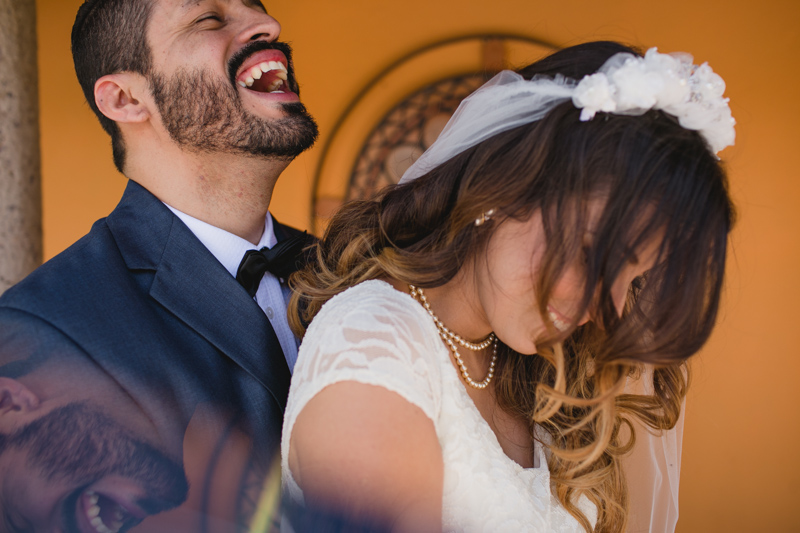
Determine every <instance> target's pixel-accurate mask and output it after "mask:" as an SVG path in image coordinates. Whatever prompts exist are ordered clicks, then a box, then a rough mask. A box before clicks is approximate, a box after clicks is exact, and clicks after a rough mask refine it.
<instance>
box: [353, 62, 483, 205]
mask: <svg viewBox="0 0 800 533" xmlns="http://www.w3.org/2000/svg"><path fill="white" fill-rule="evenodd" d="M485 81H486V80H485V76H483V75H480V74H472V75H466V76H457V77H455V78H449V79H446V80H442V81H439V82H437V83H434V84H432V85H429V86H427V87H425V88H423V89H421V90H420V91H417V92H416V93H414V94H413V95H411V96H409V97H408V98H406V99H405V100H403V101H402V102H400V103H399V104H397V106H395V108H394V109H392V110H391V111H390V112H389V113H388V114H387V115H386V117H384V119H383V120H382V121H381V122H380V123H379V124H378V125H377V127H376V128H375V129H374V130H373V131H372V133H371V134H370V136H369V137H368V138H367V141H366V142H365V143H364V147H363V149H362V150H361V153H360V154H359V156H358V158H357V159H356V161H355V164H354V166H353V172H352V173H351V175H350V183H349V186H348V188H347V195H346V197H345V199H346V200H357V199H364V198H369V197H371V196H373V195H374V194H375V193H376V192H377V191H379V190H380V189H382V188H383V187H385V186H386V185H391V184H394V183H397V182H398V181H400V178H401V177H402V176H403V173H404V172H405V171H406V169H408V167H410V166H411V164H412V163H413V162H414V161H416V160H417V158H418V157H419V156H420V155H422V152H424V151H425V150H426V149H427V148H428V147H429V146H430V145H431V144H433V141H435V140H436V138H437V137H438V136H439V133H441V131H442V129H443V128H444V126H445V124H447V121H448V120H449V119H450V116H452V114H453V113H454V112H455V110H456V108H457V107H458V104H459V103H461V100H463V99H464V98H465V97H466V96H468V95H469V94H470V93H472V92H473V91H474V90H475V89H477V88H478V87H480V86H481V85H483V83H484V82H485Z"/></svg>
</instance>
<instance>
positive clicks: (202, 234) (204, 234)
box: [164, 204, 298, 372]
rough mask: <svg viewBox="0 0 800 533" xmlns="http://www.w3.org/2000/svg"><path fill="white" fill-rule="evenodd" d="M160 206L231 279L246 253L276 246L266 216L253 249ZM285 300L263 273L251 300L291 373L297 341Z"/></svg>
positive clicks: (274, 280)
mask: <svg viewBox="0 0 800 533" xmlns="http://www.w3.org/2000/svg"><path fill="white" fill-rule="evenodd" d="M164 205H166V206H167V207H169V209H170V211H172V212H173V213H175V216H176V217H178V218H179V219H181V221H183V223H184V224H186V226H188V228H189V229H190V230H191V232H192V233H194V235H195V237H197V239H198V240H199V241H200V242H201V243H203V246H205V247H206V248H208V251H209V252H211V254H212V255H213V256H214V257H216V258H217V261H219V262H220V263H222V266H224V267H225V270H227V271H228V272H230V274H231V276H233V277H236V271H237V270H238V269H239V263H241V262H242V258H243V257H244V254H245V253H246V252H247V251H248V250H253V249H255V250H260V249H261V248H263V247H264V246H266V247H267V248H272V247H273V246H275V244H277V242H278V239H277V238H276V237H275V230H274V227H273V222H272V216H271V215H270V214H269V213H267V218H266V220H265V223H264V233H263V234H262V235H261V240H260V241H259V242H258V244H257V245H253V244H252V243H250V242H249V241H247V240H246V239H242V238H241V237H239V236H238V235H234V234H233V233H229V232H227V231H225V230H223V229H220V228H218V227H216V226H212V225H211V224H208V223H206V222H203V221H202V220H198V219H196V218H194V217H192V216H189V215H187V214H186V213H183V212H181V211H178V210H177V209H175V208H174V207H172V206H169V205H167V204H164ZM288 297H289V292H288V289H286V290H284V288H283V287H282V286H281V280H279V279H278V278H276V277H275V276H273V275H272V274H270V273H269V272H267V273H265V274H264V277H263V278H261V283H260V284H259V286H258V291H257V292H256V295H255V298H254V300H255V301H256V303H257V304H258V306H259V307H261V309H262V310H263V311H264V314H265V315H267V318H268V319H269V321H270V323H271V324H272V329H273V330H275V335H277V337H278V342H280V344H281V348H282V349H283V355H284V356H285V357H286V363H287V364H288V365H289V371H290V372H291V371H292V370H293V369H294V363H295V361H297V346H298V341H297V338H296V337H295V336H294V334H293V333H292V330H291V328H290V327H289V320H288V318H287V317H286V303H287V300H288Z"/></svg>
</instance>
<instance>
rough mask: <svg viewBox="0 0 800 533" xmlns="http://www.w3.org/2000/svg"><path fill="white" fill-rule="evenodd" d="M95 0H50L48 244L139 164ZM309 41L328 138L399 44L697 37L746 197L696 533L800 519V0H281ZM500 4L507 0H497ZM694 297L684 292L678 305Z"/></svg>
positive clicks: (738, 192)
mask: <svg viewBox="0 0 800 533" xmlns="http://www.w3.org/2000/svg"><path fill="white" fill-rule="evenodd" d="M80 3H81V0H37V5H38V8H39V9H38V16H39V42H40V50H39V58H40V71H41V81H40V84H41V85H40V91H41V104H42V105H41V111H42V148H43V150H42V152H43V188H44V232H45V243H44V245H45V247H44V249H45V254H46V256H47V257H51V256H53V255H54V254H56V253H58V252H59V251H60V250H62V249H64V248H65V247H66V246H67V245H69V244H70V243H71V242H73V241H74V240H76V239H77V238H79V237H80V236H81V235H82V234H84V233H85V232H86V231H88V229H89V227H90V225H91V223H92V222H93V221H94V220H95V219H97V218H99V217H101V216H104V215H105V214H107V213H108V212H109V211H110V210H111V209H112V208H113V207H114V205H115V204H116V202H117V200H118V198H119V196H120V194H121V192H122V189H123V187H124V180H123V178H121V177H120V176H119V175H117V174H116V172H115V171H114V169H113V166H112V164H111V156H110V148H109V142H108V140H107V138H106V137H105V135H104V134H103V132H102V130H101V129H100V127H99V125H98V123H97V122H96V120H95V119H94V117H93V116H92V115H91V112H90V111H89V109H88V107H87V106H86V105H85V104H84V103H83V99H82V96H81V93H80V89H79V87H78V84H77V82H76V81H75V77H74V74H73V71H72V63H71V59H70V55H69V31H70V26H71V22H72V19H73V18H74V13H75V11H76V9H77V6H78V5H79V4H80ZM266 3H267V7H268V8H269V10H270V12H271V14H273V15H274V16H275V17H276V18H277V19H278V20H280V21H281V23H282V24H283V27H284V32H283V38H284V39H285V40H288V41H290V42H292V43H293V45H294V48H295V59H296V62H297V67H298V68H297V70H298V75H299V78H300V80H301V82H302V83H303V99H304V101H305V103H306V104H307V106H308V107H309V109H310V110H311V111H312V112H313V113H314V115H315V116H316V117H317V119H318V121H319V124H320V127H321V130H322V135H323V139H322V140H324V139H325V135H326V132H327V131H329V129H330V128H331V126H332V125H333V123H334V121H335V120H336V119H337V118H338V115H339V113H340V112H341V110H342V108H343V106H344V105H346V104H347V103H348V102H349V100H350V98H351V96H352V95H353V94H355V92H356V91H358V90H359V89H360V88H361V87H362V86H363V85H364V84H365V83H366V82H367V81H369V80H370V79H371V78H372V76H374V75H375V74H376V73H377V72H378V71H379V70H380V69H381V68H382V67H384V66H386V65H387V64H388V63H389V62H391V61H392V60H395V59H397V58H399V57H402V56H403V55H404V54H406V53H409V52H411V51H413V50H415V49H417V48H419V47H420V46H422V45H423V44H426V43H429V42H433V41H438V40H440V39H443V38H445V37H448V36H453V35H458V34H463V33H468V32H479V31H484V32H488V31H504V32H511V33H522V34H527V35H530V36H532V37H537V38H540V39H543V40H546V41H550V42H553V43H556V44H558V45H569V44H574V43H578V42H581V41H585V40H590V39H600V38H603V39H606V38H611V39H617V40H622V41H626V42H630V43H634V44H639V45H644V46H653V45H657V46H658V47H659V49H660V50H661V51H688V52H691V53H692V54H694V56H695V58H696V59H697V60H698V61H708V62H709V63H710V64H711V65H712V67H713V68H714V70H715V71H716V72H718V73H720V74H721V75H722V76H723V77H724V78H725V80H726V81H727V83H728V92H727V94H728V96H730V97H731V107H732V109H733V112H734V116H735V117H736V118H737V120H738V139H737V143H736V146H735V147H733V148H729V149H727V150H726V151H725V152H724V160H725V162H726V163H727V165H728V167H729V170H730V178H731V185H732V190H733V194H734V197H735V200H736V202H737V204H738V206H739V210H740V215H741V218H740V222H739V225H738V226H737V228H736V230H735V232H734V235H733V254H732V259H731V261H730V269H729V283H728V291H727V295H726V298H725V300H726V301H725V307H724V310H723V313H722V317H721V322H720V324H719V326H718V328H717V330H716V333H715V335H714V337H713V338H712V341H711V342H710V344H709V345H708V347H707V348H706V349H705V350H704V351H703V353H702V354H701V355H700V356H699V357H698V358H697V361H696V364H695V370H696V373H695V377H696V379H695V381H694V384H693V389H692V391H691V392H690V396H689V403H688V407H687V415H686V434H685V441H684V456H683V468H682V478H681V479H682V487H681V520H680V524H679V527H678V531H679V532H680V533H695V532H697V533H700V532H709V531H736V532H750V531H752V532H756V531H758V532H761V531H769V532H784V531H785V532H788V531H800V514H798V513H797V512H794V511H793V508H794V506H795V504H796V500H797V498H798V497H799V496H800V454H798V453H797V449H798V442H800V416H798V414H799V413H798V406H800V388H799V387H797V386H796V382H797V378H798V377H800V358H798V357H797V356H798V346H800V333H799V332H800V326H798V325H797V323H796V319H797V317H798V314H797V312H796V311H795V309H794V308H795V307H796V305H795V302H798V301H800V281H799V280H798V276H797V275H796V271H797V265H798V264H800V246H799V245H800V237H798V229H799V228H800V208H799V207H800V179H798V175H797V174H798V173H797V171H796V168H797V167H796V165H795V164H794V161H792V160H790V157H792V155H791V154H793V153H795V154H796V150H798V147H800V134H798V127H797V126H796V125H795V123H796V122H797V120H798V117H800V103H799V99H798V87H800V73H798V66H800V65H799V64H798V59H797V58H798V57H800V31H798V26H799V24H800V2H798V1H797V0H759V1H754V0H727V1H721V0H672V1H663V0H649V1H646V2H645V1H643V0H559V1H554V0H549V1H546V2H545V1H535V0H524V1H523V0H492V1H491V2H488V1H477V0H405V1H404V2H394V3H390V2H384V1H380V2H379V1H375V0H349V1H343V2H329V1H323V0H292V1H288V0H274V1H272V2H269V1H268V0H267V2H266ZM490 7H491V9H490ZM317 158H318V151H311V152H309V153H308V154H305V155H303V156H301V157H300V158H299V159H298V160H297V161H295V162H294V163H293V164H292V165H291V166H290V168H289V169H288V170H287V171H286V173H285V174H284V176H283V177H282V178H281V181H280V182H279V184H278V188H277V192H276V197H275V199H274V202H273V212H274V213H275V214H276V216H277V217H278V218H279V219H280V220H282V221H284V222H288V223H291V224H294V225H297V226H301V227H308V225H309V216H310V213H309V210H310V207H309V198H310V195H311V187H312V180H313V177H312V175H313V171H314V167H315V164H316V162H317ZM676 311H678V312H679V310H676Z"/></svg>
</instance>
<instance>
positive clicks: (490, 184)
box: [282, 43, 734, 532]
mask: <svg viewBox="0 0 800 533" xmlns="http://www.w3.org/2000/svg"><path fill="white" fill-rule="evenodd" d="M620 52H621V53H620ZM523 73H524V74H525V78H531V79H530V80H529V79H525V78H523V77H522V76H520V75H519V74H516V73H513V72H507V71H506V72H502V73H500V74H499V75H498V76H496V77H495V78H494V79H492V80H491V81H489V82H488V83H487V84H486V85H484V86H483V87H482V88H481V89H479V90H478V91H476V92H475V93H474V94H473V95H471V96H470V97H469V98H467V99H466V100H465V101H464V102H463V103H462V105H461V107H460V108H459V109H458V111H456V113H455V115H454V116H453V118H452V119H451V121H450V123H449V124H448V125H447V127H446V128H445V130H444V131H443V132H442V135H441V136H440V137H439V139H438V140H437V141H436V143H435V144H434V145H433V146H432V147H431V148H430V149H429V150H428V151H427V152H426V153H425V154H424V155H423V156H422V157H421V158H420V159H419V160H418V161H416V162H415V164H414V165H413V166H412V167H411V168H410V169H409V170H408V172H407V173H406V175H405V176H404V177H403V179H402V181H401V183H400V184H399V185H398V186H395V187H391V188H389V189H387V190H385V191H383V192H382V193H381V195H380V196H379V197H378V198H376V199H375V200H372V201H361V202H353V203H350V204H348V205H346V206H345V207H344V208H343V209H342V210H341V211H340V212H339V213H338V214H337V215H336V216H335V217H334V219H333V220H332V222H331V224H330V227H329V229H328V231H327V233H326V235H325V236H324V238H323V239H322V241H321V242H320V243H319V245H318V246H317V249H316V257H315V258H314V260H313V261H312V264H311V265H310V266H309V268H307V269H306V270H304V271H302V272H300V273H299V274H297V275H295V277H294V278H293V279H292V283H293V285H294V288H295V290H296V294H295V297H294V300H293V302H292V307H291V310H292V311H291V312H292V314H293V317H292V318H293V320H294V322H295V326H296V328H302V325H303V324H305V323H308V321H310V326H309V327H308V330H307V331H306V332H305V337H304V339H303V343H302V346H301V348H300V355H299V359H298V362H297V366H296V367H295V371H294V376H293V378H292V385H291V392H290V397H289V403H288V407H287V410H286V415H285V422H284V433H283V444H282V460H283V476H284V491H285V497H286V498H288V499H290V501H293V502H296V503H300V504H304V505H307V506H310V507H312V508H314V509H321V510H326V511H330V512H331V513H333V514H336V515H339V516H345V517H348V519H350V520H352V521H353V522H369V523H378V524H381V525H382V526H384V527H386V528H388V529H391V530H393V531H415V532H416V531H441V530H446V531H467V532H474V531H492V532H495V531H509V532H511V531H513V532H517V531H563V532H582V531H587V532H619V531H624V530H625V529H626V527H629V526H630V521H629V517H630V516H631V515H632V514H634V515H635V516H637V517H639V519H641V518H642V517H643V516H644V517H645V518H646V519H647V520H650V519H652V520H654V521H661V523H660V524H658V525H655V526H653V527H654V528H655V529H658V528H662V530H663V529H667V528H671V527H674V520H675V519H676V511H674V512H672V514H671V516H667V517H666V518H665V517H664V516H663V515H664V513H663V512H662V511H663V510H660V509H656V508H655V507H653V508H651V507H650V506H651V504H653V501H649V502H647V504H646V505H644V506H642V507H640V508H634V509H631V505H630V503H629V502H630V501H631V495H630V493H631V489H630V488H629V485H630V484H635V485H636V486H637V487H643V489H642V490H645V491H648V490H649V491H651V492H652V493H653V494H654V495H656V496H655V497H653V498H650V500H655V506H656V507H658V506H661V507H663V506H665V505H666V504H665V502H664V501H663V498H664V496H663V494H664V493H665V492H669V491H672V490H676V489H677V480H676V479H675V476H674V475H672V474H674V473H672V474H669V475H668V474H667V473H664V472H660V473H659V475H661V476H664V479H665V480H667V479H673V486H672V487H668V488H667V491H662V492H659V491H658V488H657V487H656V488H653V486H654V481H653V479H651V478H649V477H648V476H652V475H654V474H652V468H647V469H644V470H641V471H640V470H638V469H637V470H636V471H629V468H627V465H628V464H631V463H628V462H627V458H628V457H629V455H630V454H631V449H633V448H636V449H640V448H641V447H642V445H643V444H648V446H649V448H647V449H651V448H652V443H653V442H658V441H659V439H663V438H665V437H662V436H660V435H663V432H666V431H668V430H670V429H671V428H673V427H674V426H675V425H676V424H677V423H678V421H679V417H680V412H681V406H682V402H683V399H684V397H685V394H686V388H687V383H688V373H687V370H686V367H685V361H686V359H687V358H688V357H690V356H691V355H692V354H694V353H696V352H697V351H698V350H699V349H700V348H701V346H702V345H703V344H704V342H705V341H706V340H707V338H708V336H709V334H710V332H711V329H712V327H713V324H714V321H715V318H716V314H717V310H718V305H719V298H720V292H721V289H722V281H723V270H724V265H725V253H726V246H727V235H728V232H729V230H730V228H731V225H732V221H733V208H732V205H731V201H730V198H729V196H728V192H727V183H726V177H725V173H724V171H723V169H722V168H721V165H720V162H719V160H718V158H717V157H716V155H715V154H716V153H717V152H718V151H719V150H721V149H722V148H724V147H725V146H727V145H730V144H732V143H733V136H734V133H733V119H732V118H731V114H730V110H729V108H728V105H727V99H724V98H723V97H722V93H723V91H724V83H723V82H722V80H721V79H720V78H719V76H717V75H716V74H714V73H713V72H712V71H711V69H710V68H709V67H708V66H707V65H703V66H699V67H697V66H694V65H692V61H691V57H689V56H686V55H675V56H671V55H664V54H659V53H658V52H656V50H655V49H652V50H650V51H648V52H647V54H646V55H645V56H643V57H642V56H640V55H638V54H636V53H635V52H634V51H633V50H630V49H627V48H624V47H622V46H620V45H616V44H614V43H587V44H584V45H579V46H576V47H572V48H568V49H565V50H562V51H560V52H557V53H556V54H554V55H553V56H550V57H548V58H545V59H544V60H542V61H540V62H538V63H535V64H533V65H531V66H529V67H527V68H526V69H524V70H523ZM631 383H639V384H641V385H642V386H641V387H639V389H640V393H638V394H630V393H627V392H626V390H625V388H626V385H627V386H630V384H631ZM642 391H644V392H642ZM636 426H639V427H640V429H639V430H638V431H632V430H633V428H635V427H636ZM643 428H649V431H646V430H645V429H643ZM644 441H648V442H644ZM673 453H675V452H673ZM662 459H663V458H662ZM645 462H646V461H645ZM652 462H653V464H655V465H656V466H655V468H658V464H657V461H656V459H655V458H652ZM645 471H648V472H650V474H645ZM626 480H627V481H626ZM638 490H639V489H638V488H637V491H638ZM673 496H674V493H673ZM634 501H635V502H636V501H639V500H634ZM637 505H638V504H637ZM666 514H667V515H669V514H670V513H669V512H667V513H666ZM656 515H658V517H656ZM654 517H655V518H654ZM647 520H645V522H646V521H647Z"/></svg>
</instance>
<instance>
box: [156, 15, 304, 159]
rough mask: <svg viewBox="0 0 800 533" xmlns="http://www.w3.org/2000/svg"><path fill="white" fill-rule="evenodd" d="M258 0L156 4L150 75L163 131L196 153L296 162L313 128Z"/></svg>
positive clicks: (274, 27) (287, 52) (284, 49)
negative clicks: (225, 153)
mask: <svg viewBox="0 0 800 533" xmlns="http://www.w3.org/2000/svg"><path fill="white" fill-rule="evenodd" d="M279 33H280V25H279V24H278V22H277V21H276V20H275V19H273V18H272V17H270V16H269V15H267V13H266V10H265V9H264V7H263V5H262V4H261V2H259V1H257V0H197V1H193V2H186V1H182V0H160V1H157V2H156V4H155V7H154V10H153V13H152V15H151V19H150V22H149V25H148V42H149V43H150V48H151V54H152V57H153V68H152V71H151V73H150V76H149V81H150V87H151V91H152V95H153V99H154V101H155V104H156V106H157V109H158V112H159V114H160V117H161V121H162V123H163V125H164V128H165V129H166V130H167V132H168V133H169V135H170V137H171V138H172V139H173V140H174V141H175V142H176V143H178V144H179V145H181V147H183V148H184V149H187V150H190V151H199V152H210V153H214V152H227V153H240V154H243V155H251V156H262V157H277V158H293V157H295V156H297V155H298V154H300V153H301V152H303V151H304V150H305V149H307V148H309V147H310V146H311V145H312V144H313V143H314V141H315V140H316V137H317V126H316V124H315V122H314V120H313V119H312V118H311V116H310V115H309V114H308V113H307V111H306V109H305V107H304V106H303V104H302V103H300V100H299V98H298V94H297V93H298V86H297V83H296V81H295V79H294V69H293V66H292V61H291V49H290V48H289V46H288V45H286V44H284V43H280V42H278V41H276V39H277V37H278V35H279Z"/></svg>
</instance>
